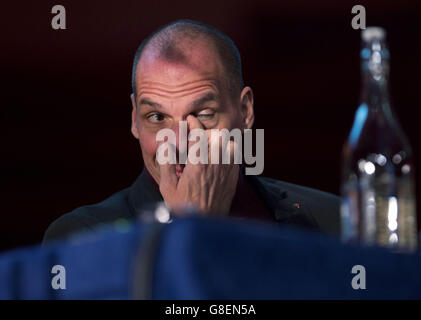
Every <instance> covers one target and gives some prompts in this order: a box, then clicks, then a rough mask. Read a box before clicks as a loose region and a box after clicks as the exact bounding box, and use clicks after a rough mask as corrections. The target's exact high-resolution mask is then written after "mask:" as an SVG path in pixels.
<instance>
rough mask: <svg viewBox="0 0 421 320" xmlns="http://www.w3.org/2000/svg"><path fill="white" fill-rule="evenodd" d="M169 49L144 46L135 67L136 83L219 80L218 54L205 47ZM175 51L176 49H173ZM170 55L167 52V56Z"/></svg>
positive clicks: (175, 83)
mask: <svg viewBox="0 0 421 320" xmlns="http://www.w3.org/2000/svg"><path fill="white" fill-rule="evenodd" d="M182 49H183V48H176V49H175V48H172V49H168V48H167V51H166V52H164V54H165V53H166V54H167V55H166V56H165V55H164V54H162V52H160V51H159V50H157V49H154V48H151V49H146V50H145V52H144V53H143V54H142V57H141V59H140V61H139V63H138V66H137V71H136V75H137V82H138V85H139V86H140V85H141V84H142V81H157V82H161V83H163V84H168V85H177V84H178V83H180V84H181V83H185V82H189V81H193V80H194V79H195V80H200V79H213V80H215V81H218V80H219V78H221V77H222V76H223V75H222V72H221V71H222V70H221V69H222V68H221V67H222V66H221V62H220V59H219V56H218V55H217V54H216V53H215V52H213V51H214V50H210V49H209V48H208V47H206V46H203V45H199V46H197V47H196V48H186V49H185V50H184V51H181V52H180V50H182ZM176 51H177V52H176ZM168 54H169V55H168Z"/></svg>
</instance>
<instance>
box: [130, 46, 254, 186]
mask: <svg viewBox="0 0 421 320" xmlns="http://www.w3.org/2000/svg"><path fill="white" fill-rule="evenodd" d="M191 48H193V49H191ZM183 53H184V54H185V55H186V57H187V59H186V60H183V62H169V61H166V60H164V59H162V58H159V56H158V55H157V53H156V52H154V50H153V49H150V50H148V49H146V51H145V52H144V53H143V55H142V58H141V59H140V61H139V63H138V66H137V78H136V89H137V97H134V96H133V95H132V103H133V112H132V133H133V135H134V136H135V137H136V138H137V139H138V140H139V143H140V147H141V150H142V156H143V160H144V163H145V166H146V168H147V169H148V171H149V173H150V174H151V175H152V177H153V178H154V179H155V181H156V182H157V183H158V184H159V181H160V168H159V164H158V162H157V160H156V150H157V147H158V145H157V142H156V134H157V133H158V131H159V130H161V129H164V128H168V129H172V130H173V131H174V133H175V134H176V137H177V148H178V143H179V123H180V121H185V120H186V118H187V116H188V115H192V116H194V117H196V118H197V119H198V120H199V121H200V122H201V124H202V125H203V127H204V128H205V129H206V130H210V129H222V128H226V129H228V130H231V129H233V128H240V129H244V128H245V127H251V124H250V125H248V124H247V123H245V117H246V116H247V112H248V110H245V109H244V106H243V103H242V100H244V99H242V94H243V93H244V90H243V93H242V94H240V93H239V94H238V97H237V98H233V97H232V95H231V94H230V92H229V91H228V89H227V86H226V82H225V80H224V76H225V73H224V69H223V66H222V64H221V62H220V60H219V56H218V55H217V54H216V53H215V52H214V50H212V49H211V48H210V47H209V46H207V45H206V44H201V43H197V44H196V45H192V46H189V48H188V49H187V50H185V51H183ZM248 95H252V94H251V91H250V93H249V94H248ZM251 103H252V98H251ZM251 109H252V107H251ZM183 167H184V166H182V165H178V164H177V166H176V173H177V175H178V176H180V175H181V174H182V170H183Z"/></svg>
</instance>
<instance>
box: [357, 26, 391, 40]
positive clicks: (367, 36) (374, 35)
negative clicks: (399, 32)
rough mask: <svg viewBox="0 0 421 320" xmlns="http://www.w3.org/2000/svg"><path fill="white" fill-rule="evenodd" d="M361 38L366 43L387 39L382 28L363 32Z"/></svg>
mask: <svg viewBox="0 0 421 320" xmlns="http://www.w3.org/2000/svg"><path fill="white" fill-rule="evenodd" d="M361 38H362V39H363V40H364V41H366V42H370V41H373V40H374V39H376V40H384V39H385V38H386V30H384V29H383V28H381V27H368V28H367V29H365V30H363V31H362V32H361Z"/></svg>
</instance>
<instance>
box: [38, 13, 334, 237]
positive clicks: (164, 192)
mask: <svg viewBox="0 0 421 320" xmlns="http://www.w3.org/2000/svg"><path fill="white" fill-rule="evenodd" d="M132 90H133V93H132V94H131V102H132V114H131V118H132V125H131V131H132V133H133V136H134V137H135V138H136V139H137V140H138V141H139V145H140V150H141V153H142V158H143V161H144V170H143V172H142V173H141V174H140V176H139V177H138V178H137V179H136V181H135V182H134V184H133V185H132V186H131V187H129V188H127V189H125V190H122V191H120V192H117V193H116V194H114V195H112V196H111V197H109V198H108V199H106V200H104V201H103V202H101V203H98V204H94V205H89V206H84V207H81V208H78V209H76V210H74V211H72V212H70V213H68V214H65V215H63V216H62V217H60V218H59V219H57V220H56V221H54V222H53V223H52V224H51V225H50V226H49V228H48V229H47V231H46V233H45V235H44V241H49V240H53V239H58V238H65V237H68V236H70V235H71V234H74V233H75V232H78V231H82V230H93V229H95V228H96V227H98V226H99V225H102V224H106V223H110V222H113V221H116V220H118V219H128V220H130V219H135V218H136V217H139V215H142V213H143V212H144V209H145V208H151V207H153V206H154V205H155V204H157V203H160V202H162V203H165V205H166V206H167V207H168V208H169V210H170V211H171V212H172V213H173V214H175V215H182V214H183V208H184V206H189V207H193V208H195V210H197V211H198V212H200V213H201V214H202V215H204V216H206V215H222V216H228V217H237V218H245V219H259V220H264V221H267V222H269V223H270V222H273V223H279V224H293V225H295V226H298V227H305V228H311V229H313V230H318V231H321V232H324V233H327V234H331V235H335V236H338V235H339V233H340V229H339V199H338V197H336V196H334V195H331V194H328V193H325V192H322V191H318V190H314V189H310V188H306V187H301V186H297V185H293V184H290V183H286V182H281V181H276V180H273V179H270V178H263V177H259V176H246V175H244V173H243V171H242V169H241V167H240V165H238V164H234V163H231V164H220V165H214V164H192V163H189V162H188V161H187V162H186V163H185V164H183V163H176V164H160V162H159V161H157V157H156V154H157V148H158V144H157V139H156V136H157V133H158V132H159V131H160V130H162V129H171V130H173V132H175V133H178V132H179V127H180V124H181V123H182V121H186V123H187V126H188V130H189V131H191V130H193V129H202V130H204V131H206V132H209V131H210V130H211V129H228V130H232V129H240V130H241V131H242V130H244V129H251V128H252V126H253V122H254V111H253V92H252V90H251V88H250V87H248V86H245V85H244V83H243V78H242V70H241V58H240V54H239V52H238V49H237V48H236V46H235V45H234V43H233V42H232V40H231V39H230V38H228V37H227V36H226V35H225V34H223V33H221V32H220V31H219V30H217V29H215V28H213V27H211V26H209V25H206V24H203V23H201V22H196V21H191V20H179V21H175V22H172V23H170V24H168V25H166V26H164V27H162V28H160V29H158V30H157V31H155V32H154V33H152V34H151V35H150V36H149V37H148V38H146V39H145V40H144V41H143V42H142V43H141V44H140V46H139V48H138V50H137V51H136V54H135V59H134V63H133V71H132ZM179 139H180V137H178V136H177V144H176V147H177V148H178V147H179V144H178V142H179Z"/></svg>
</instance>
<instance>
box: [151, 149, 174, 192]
mask: <svg viewBox="0 0 421 320" xmlns="http://www.w3.org/2000/svg"><path fill="white" fill-rule="evenodd" d="M164 150H166V151H164ZM165 152H167V157H165ZM175 152H176V148H175V146H174V145H173V144H170V143H169V142H161V143H159V144H158V148H157V156H156V159H157V164H158V166H159V174H160V179H159V188H160V190H161V192H173V191H174V190H175V189H176V187H177V182H178V178H177V174H176V172H175V163H176V162H175V159H176V158H175ZM166 160H167V161H166Z"/></svg>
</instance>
